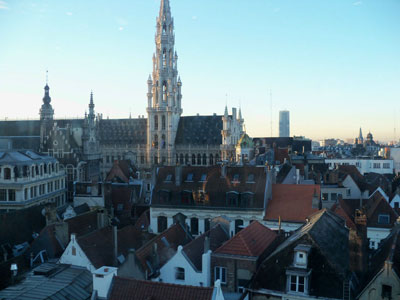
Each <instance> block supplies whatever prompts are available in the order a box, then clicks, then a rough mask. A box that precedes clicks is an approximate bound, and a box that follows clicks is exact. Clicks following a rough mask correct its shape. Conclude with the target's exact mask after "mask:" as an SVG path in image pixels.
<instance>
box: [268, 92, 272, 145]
mask: <svg viewBox="0 0 400 300" xmlns="http://www.w3.org/2000/svg"><path fill="white" fill-rule="evenodd" d="M269 102H270V106H271V107H270V120H271V121H270V123H271V124H270V127H271V137H272V90H269Z"/></svg>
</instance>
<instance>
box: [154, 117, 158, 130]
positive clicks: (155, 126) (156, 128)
mask: <svg viewBox="0 0 400 300" xmlns="http://www.w3.org/2000/svg"><path fill="white" fill-rule="evenodd" d="M154 129H155V130H158V116H154Z"/></svg>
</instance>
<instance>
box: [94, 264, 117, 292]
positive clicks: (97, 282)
mask: <svg viewBox="0 0 400 300" xmlns="http://www.w3.org/2000/svg"><path fill="white" fill-rule="evenodd" d="M117 270H118V269H117V268H113V267H106V266H103V267H101V268H99V269H97V270H96V271H94V272H93V294H94V293H97V297H98V298H99V299H107V297H108V295H109V292H110V287H111V284H112V280H113V277H114V276H117ZM96 299H97V298H96Z"/></svg>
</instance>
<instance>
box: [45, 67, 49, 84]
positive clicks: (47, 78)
mask: <svg viewBox="0 0 400 300" xmlns="http://www.w3.org/2000/svg"><path fill="white" fill-rule="evenodd" d="M48 84H49V70H46V85H48Z"/></svg>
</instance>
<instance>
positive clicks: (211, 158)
mask: <svg viewBox="0 0 400 300" xmlns="http://www.w3.org/2000/svg"><path fill="white" fill-rule="evenodd" d="M213 164H214V157H213V155H212V154H210V165H211V166H212V165H213Z"/></svg>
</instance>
